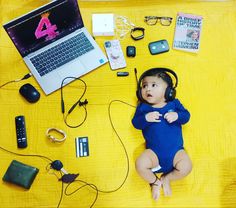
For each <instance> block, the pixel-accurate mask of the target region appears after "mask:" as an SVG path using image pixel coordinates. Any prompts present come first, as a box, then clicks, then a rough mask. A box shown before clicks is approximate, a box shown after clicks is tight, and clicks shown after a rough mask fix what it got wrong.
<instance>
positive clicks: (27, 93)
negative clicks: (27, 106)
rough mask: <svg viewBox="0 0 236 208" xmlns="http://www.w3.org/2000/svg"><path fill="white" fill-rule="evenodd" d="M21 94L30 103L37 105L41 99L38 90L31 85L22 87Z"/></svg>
mask: <svg viewBox="0 0 236 208" xmlns="http://www.w3.org/2000/svg"><path fill="white" fill-rule="evenodd" d="M19 92H20V94H21V95H22V96H23V97H24V98H25V99H26V100H27V101H28V102H30V103H36V102H37V101H38V100H39V98H40V93H39V92H38V90H36V89H35V88H34V86H33V85H31V84H29V83H27V84H24V85H22V86H21V88H20V90H19Z"/></svg>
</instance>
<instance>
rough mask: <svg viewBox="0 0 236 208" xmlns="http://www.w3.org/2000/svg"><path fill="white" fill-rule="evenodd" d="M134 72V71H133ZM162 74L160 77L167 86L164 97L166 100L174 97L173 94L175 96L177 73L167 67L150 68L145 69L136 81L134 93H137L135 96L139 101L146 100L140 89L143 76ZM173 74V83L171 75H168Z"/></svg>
mask: <svg viewBox="0 0 236 208" xmlns="http://www.w3.org/2000/svg"><path fill="white" fill-rule="evenodd" d="M135 73H136V72H135ZM160 73H161V74H162V79H164V80H165V81H166V82H167V84H168V86H167V88H166V91H165V99H166V101H167V102H168V101H172V100H174V99H175V96H176V87H177V86H178V77H177V74H176V73H175V72H174V71H173V70H171V69H168V68H151V69H149V70H147V71H145V72H144V73H143V74H142V75H141V76H140V78H139V80H138V83H137V85H138V86H137V91H136V95H137V98H138V100H139V101H141V102H146V101H145V100H144V99H143V97H142V93H141V90H142V87H141V84H142V80H143V79H144V77H147V76H155V75H157V74H160ZM169 74H171V75H173V76H174V78H175V84H173V81H172V78H171V76H170V75H169Z"/></svg>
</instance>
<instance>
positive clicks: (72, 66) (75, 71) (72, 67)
mask: <svg viewBox="0 0 236 208" xmlns="http://www.w3.org/2000/svg"><path fill="white" fill-rule="evenodd" d="M83 74H85V67H84V66H83V65H82V64H81V62H79V61H75V62H73V63H69V64H66V65H65V66H63V68H62V69H60V70H59V71H58V75H59V76H60V77H61V78H62V79H64V78H66V77H76V78H77V77H80V76H82V75H83Z"/></svg>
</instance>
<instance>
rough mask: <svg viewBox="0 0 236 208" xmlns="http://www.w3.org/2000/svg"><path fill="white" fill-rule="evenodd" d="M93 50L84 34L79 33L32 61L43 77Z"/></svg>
mask: <svg viewBox="0 0 236 208" xmlns="http://www.w3.org/2000/svg"><path fill="white" fill-rule="evenodd" d="M92 49H94V47H93V45H92V44H91V43H90V42H89V40H88V39H87V37H86V36H85V35H84V33H79V34H78V35H76V36H74V37H72V38H70V39H68V40H66V41H64V42H62V43H60V44H58V45H56V46H54V47H52V48H50V49H48V50H46V51H44V52H42V53H40V54H38V55H37V56H34V57H33V58H31V59H30V60H31V62H32V64H33V65H34V67H35V68H36V70H37V71H38V73H39V74H40V76H43V75H45V74H47V73H48V72H50V71H53V70H54V69H56V68H58V67H60V66H62V65H64V64H66V63H68V62H69V61H71V60H73V59H75V58H78V57H79V56H82V55H83V54H85V53H87V52H89V51H91V50H92Z"/></svg>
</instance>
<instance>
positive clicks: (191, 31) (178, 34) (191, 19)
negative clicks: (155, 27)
mask: <svg viewBox="0 0 236 208" xmlns="http://www.w3.org/2000/svg"><path fill="white" fill-rule="evenodd" d="M202 21H203V18H202V16H200V15H193V14H185V13H178V14H177V18H176V26H175V34H174V41H173V49H177V50H183V51H187V52H193V53H197V52H198V51H199V46H200V37H201V30H202Z"/></svg>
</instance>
